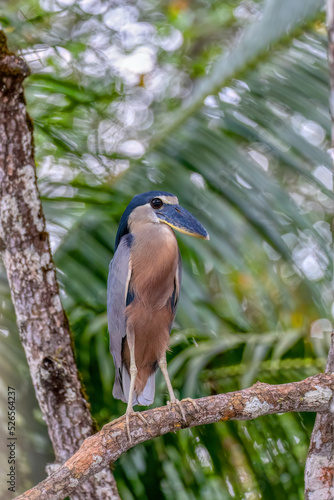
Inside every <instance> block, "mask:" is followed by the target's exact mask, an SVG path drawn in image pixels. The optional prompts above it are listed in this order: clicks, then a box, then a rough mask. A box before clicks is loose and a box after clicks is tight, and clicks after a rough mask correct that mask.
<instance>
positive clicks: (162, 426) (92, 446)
mask: <svg viewBox="0 0 334 500" xmlns="http://www.w3.org/2000/svg"><path fill="white" fill-rule="evenodd" d="M333 391H334V375H326V374H323V373H322V374H319V375H316V376H314V377H309V378H307V379H305V380H303V381H301V382H294V383H290V384H282V385H269V384H262V383H260V382H257V383H256V384H255V385H254V386H252V387H250V388H249V389H244V390H241V391H236V392H230V393H227V394H219V395H217V396H209V397H205V398H201V399H197V400H196V403H197V405H198V410H195V408H194V406H193V405H192V404H191V402H190V401H189V402H187V400H184V401H183V402H182V404H183V405H184V409H185V413H186V422H184V421H183V420H182V417H181V415H180V413H179V409H178V408H177V407H175V408H173V411H171V410H169V408H168V407H166V406H164V407H161V408H155V409H153V410H148V411H144V412H143V413H142V414H143V415H144V416H145V419H146V420H147V426H145V425H143V423H142V421H141V420H140V419H139V418H137V417H136V416H132V417H131V421H130V428H131V436H132V443H130V442H129V440H128V438H127V432H126V427H125V418H124V417H121V418H119V419H117V420H114V421H113V422H110V423H109V424H106V425H105V426H104V427H103V429H102V430H101V431H100V432H98V433H97V434H94V435H93V436H91V437H89V438H87V439H86V440H85V441H84V443H83V444H82V446H81V447H80V449H79V450H78V451H77V453H75V455H73V456H72V457H71V458H70V459H69V460H68V461H67V462H66V463H65V464H64V465H62V466H61V467H60V468H59V469H58V470H57V471H56V472H55V473H54V474H52V475H51V476H50V477H48V478H47V479H45V480H44V481H42V482H41V483H39V484H38V485H37V486H35V487H34V488H32V489H31V490H29V491H27V492H25V493H23V494H22V495H20V496H18V497H16V500H42V499H43V500H44V499H45V500H57V499H63V498H64V497H66V495H69V494H70V493H71V492H72V491H73V490H74V489H75V488H77V487H78V486H79V485H81V484H82V483H84V482H85V481H86V480H87V478H89V477H90V476H92V475H93V474H97V473H98V472H100V471H102V470H103V469H104V468H105V467H107V466H108V465H109V464H110V463H111V462H114V461H115V460H117V459H118V458H119V457H120V456H121V455H122V454H123V453H125V452H126V451H127V450H128V449H130V448H132V447H133V446H135V445H137V444H139V443H142V442H144V441H148V440H149V439H152V438H155V437H157V436H162V435H163V434H167V433H168V432H175V431H177V430H180V429H185V428H189V427H195V426H197V425H205V424H212V423H214V422H221V421H226V420H251V419H253V418H256V417H259V416H261V415H268V414H272V413H284V412H291V411H317V412H326V411H328V409H329V407H330V405H331V401H332V397H333Z"/></svg>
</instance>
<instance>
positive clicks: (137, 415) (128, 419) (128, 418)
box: [125, 410, 147, 443]
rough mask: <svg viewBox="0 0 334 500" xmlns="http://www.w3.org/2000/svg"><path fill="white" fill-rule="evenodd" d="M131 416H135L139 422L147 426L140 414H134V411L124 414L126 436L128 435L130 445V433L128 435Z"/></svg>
mask: <svg viewBox="0 0 334 500" xmlns="http://www.w3.org/2000/svg"><path fill="white" fill-rule="evenodd" d="M132 415H136V417H139V418H140V420H141V421H142V422H143V423H144V424H145V425H147V420H146V418H145V417H143V415H142V414H141V413H140V412H136V411H134V410H131V411H127V412H126V413H125V424H126V432H127V435H128V439H129V441H130V443H132V438H131V433H130V417H131V416H132Z"/></svg>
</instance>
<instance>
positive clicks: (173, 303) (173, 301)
mask: <svg viewBox="0 0 334 500" xmlns="http://www.w3.org/2000/svg"><path fill="white" fill-rule="evenodd" d="M181 280H182V260H181V253H180V250H179V261H178V265H177V269H176V273H175V279H174V293H173V295H172V297H171V306H172V311H173V314H174V318H175V315H176V309H177V306H178V303H179V298H180V288H181ZM171 328H172V325H171Z"/></svg>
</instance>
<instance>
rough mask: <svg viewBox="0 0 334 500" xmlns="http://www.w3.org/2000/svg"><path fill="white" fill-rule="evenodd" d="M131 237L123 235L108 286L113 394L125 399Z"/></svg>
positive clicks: (110, 272) (111, 267)
mask: <svg viewBox="0 0 334 500" xmlns="http://www.w3.org/2000/svg"><path fill="white" fill-rule="evenodd" d="M131 239H132V236H131V235H130V234H127V235H125V236H123V237H122V239H121V241H120V243H119V245H118V247H117V250H116V252H115V254H114V258H113V259H112V261H111V262H110V266H109V276H108V288H107V312H108V329H109V338H110V352H111V354H112V357H113V359H114V364H115V375H116V377H115V385H114V390H113V394H114V397H116V398H118V399H122V400H123V401H124V392H123V386H122V343H123V338H124V337H125V336H126V320H125V308H126V299H127V294H128V287H129V282H130V277H131V259H130V251H131Z"/></svg>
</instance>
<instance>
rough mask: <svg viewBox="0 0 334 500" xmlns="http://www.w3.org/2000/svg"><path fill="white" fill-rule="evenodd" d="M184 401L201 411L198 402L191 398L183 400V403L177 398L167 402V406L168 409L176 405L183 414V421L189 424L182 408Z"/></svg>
mask: <svg viewBox="0 0 334 500" xmlns="http://www.w3.org/2000/svg"><path fill="white" fill-rule="evenodd" d="M184 401H188V402H189V403H191V404H192V405H193V407H194V408H195V410H196V411H198V410H199V406H198V404H197V403H196V401H194V400H193V399H191V398H185V399H182V401H179V400H178V399H176V398H175V399H173V400H171V401H167V406H168V408H171V406H172V405H175V404H176V405H177V406H178V408H179V410H180V412H181V415H182V418H183V420H184V421H185V422H186V423H187V419H186V414H185V412H184V408H183V406H182V403H183V402H184Z"/></svg>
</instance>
